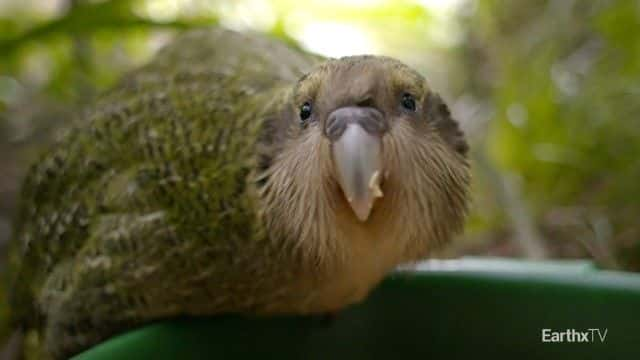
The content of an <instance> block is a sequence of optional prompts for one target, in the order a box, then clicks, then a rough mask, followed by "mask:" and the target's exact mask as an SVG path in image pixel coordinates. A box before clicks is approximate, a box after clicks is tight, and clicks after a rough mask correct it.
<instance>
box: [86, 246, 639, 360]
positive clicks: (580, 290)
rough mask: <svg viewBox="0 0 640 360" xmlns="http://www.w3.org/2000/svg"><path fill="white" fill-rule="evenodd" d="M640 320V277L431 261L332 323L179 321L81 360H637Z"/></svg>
mask: <svg viewBox="0 0 640 360" xmlns="http://www.w3.org/2000/svg"><path fill="white" fill-rule="evenodd" d="M639 312H640V274H631V273H623V272H614V271H601V270H598V269H596V268H595V267H594V266H593V265H592V264H591V263H589V262H584V261H562V262H526V261H517V260H503V259H478V258H465V259H461V260H446V261H437V260H434V261H427V262H425V263H423V264H421V265H419V266H418V268H417V269H414V270H410V271H409V270H406V271H398V272H396V273H394V274H393V275H391V276H389V278H388V279H386V280H385V281H384V282H383V283H382V284H381V285H380V286H379V287H378V288H377V289H376V290H375V291H374V292H373V293H372V294H371V296H370V297H369V298H368V299H367V301H366V302H364V303H362V304H359V305H356V306H352V307H350V308H348V309H345V310H344V311H342V312H340V313H338V314H336V316H335V317H334V318H331V319H328V318H326V317H320V316H319V317H278V318H260V319H251V318H243V317H239V316H220V317H208V318H180V319H174V320H169V321H164V322H158V323H154V324H151V325H148V326H145V327H142V328H139V329H135V330H132V331H130V332H128V333H125V334H122V335H119V336H116V337H114V338H112V339H110V340H108V341H105V342H104V343H102V344H99V345H97V346H95V347H93V348H91V349H89V350H87V351H85V352H83V353H81V354H79V355H77V356H76V357H74V359H76V360H103V359H213V358H215V359H229V358H261V357H269V358H278V359H286V358H295V359H300V358H301V359H336V358H342V359H396V358H405V359H407V358H413V359H443V358H447V359H453V358H462V357H465V358H474V359H477V358H481V359H484V358H494V359H514V358H533V359H640V318H639V317H638V315H639ZM544 329H548V330H544ZM589 329H598V331H599V332H598V331H596V330H589ZM567 331H569V334H571V333H573V335H567ZM578 332H579V333H583V334H584V333H586V334H587V335H588V336H587V340H588V341H584V340H585V336H584V335H577V333H578ZM544 333H546V334H547V335H544V336H546V338H545V339H546V340H553V338H554V337H555V339H556V340H559V337H560V336H563V339H564V340H563V341H561V342H545V341H543V334H544ZM560 333H564V334H565V335H560ZM605 334H606V336H605V337H604V340H601V336H603V335H605ZM570 338H571V339H570Z"/></svg>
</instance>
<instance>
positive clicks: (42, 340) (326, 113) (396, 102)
mask: <svg viewBox="0 0 640 360" xmlns="http://www.w3.org/2000/svg"><path fill="white" fill-rule="evenodd" d="M466 153H467V143H466V141H465V138H464V135H463V133H462V131H461V130H460V128H459V126H458V124H457V122H456V121H455V120H454V119H452V117H451V115H450V112H449V110H448V108H447V106H446V105H445V104H444V102H443V101H442V99H441V98H440V97H439V96H438V95H437V94H436V93H435V92H434V91H433V90H431V89H430V88H429V86H428V85H427V82H426V81H425V79H424V78H423V76H421V75H420V74H419V73H418V72H416V71H414V70H412V69H411V68H410V67H408V66H406V65H404V64H403V63H401V62H399V61H397V60H394V59H392V58H389V57H381V56H368V55H364V56H350V57H344V58H340V59H326V60H325V59H320V58H319V57H317V56H312V55H309V54H306V53H304V52H302V51H300V50H296V49H293V48H290V47H288V46H287V45H285V44H283V43H280V42H278V41H276V40H273V39H271V38H268V37H266V36H263V35H258V34H241V33H237V32H232V31H228V30H222V29H206V30H195V31H191V32H188V33H186V34H184V35H182V36H180V37H179V38H178V39H176V40H175V41H174V42H172V43H171V44H169V45H168V46H166V47H165V48H164V49H162V50H161V51H159V52H158V54H157V55H156V56H155V58H154V59H153V60H152V61H151V62H150V63H149V64H147V65H146V66H143V67H141V68H139V69H137V70H135V71H133V72H132V73H130V74H128V75H127V76H125V77H124V79H123V80H122V81H121V82H120V83H119V84H118V85H117V86H115V87H114V88H113V89H112V90H110V91H108V92H107V93H105V94H104V95H103V96H101V97H99V98H98V99H97V100H96V102H95V103H93V104H91V106H89V107H88V108H87V109H86V111H84V112H82V114H81V115H80V116H79V118H78V121H77V122H76V123H75V124H74V125H73V126H72V127H71V128H70V129H69V130H68V131H67V132H66V133H65V134H64V136H62V137H61V138H60V140H59V141H58V142H57V143H56V144H55V145H54V146H53V147H52V148H51V149H49V150H48V152H46V154H44V155H43V156H42V157H41V158H40V160H39V161H37V162H36V163H35V164H34V165H33V166H32V168H31V169H30V171H29V172H28V174H27V176H26V178H25V180H24V184H23V190H22V195H21V205H20V209H19V212H18V217H17V221H16V227H15V230H16V231H15V237H14V239H13V242H12V244H11V246H12V248H11V250H10V264H11V268H12V269H13V271H12V274H13V275H12V279H13V281H12V283H13V291H12V296H11V297H12V298H11V302H12V306H13V310H12V313H13V315H14V318H15V323H16V324H17V325H18V326H20V327H21V328H22V329H23V331H25V332H29V331H31V332H33V333H35V334H37V335H36V336H37V338H38V344H40V345H39V347H40V351H41V354H42V357H45V358H65V357H68V356H70V355H73V354H75V353H78V352H79V351H82V350H84V349H86V348H87V347H90V346H92V345H94V344H96V343H98V342H100V341H102V340H104V339H106V338H108V337H109V336H112V335H114V334H116V333H119V332H122V331H125V330H126V329H129V328H131V327H134V326H139V325H141V324H144V323H147V322H150V321H153V320H158V319H164V318H170V317H174V316H180V315H212V314H220V313H243V314H256V315H271V314H316V313H317V314H322V313H330V312H336V311H338V310H340V309H342V308H344V307H346V306H348V305H350V304H353V303H357V302H359V301H361V300H362V299H363V298H365V297H366V295H367V294H368V292H369V291H370V290H371V289H372V288H373V287H374V286H375V285H376V284H378V283H379V282H380V280H381V279H382V278H383V277H384V276H385V275H386V274H388V273H389V272H390V271H391V270H392V269H394V267H396V266H397V265H399V264H404V263H410V262H413V261H416V260H419V259H422V258H424V257H425V256H427V255H428V254H429V252H430V251H431V250H432V249H434V248H436V247H437V246H438V245H439V244H443V243H445V242H447V241H448V240H450V239H451V237H452V236H453V235H454V234H455V233H456V232H459V231H460V230H461V228H462V226H463V222H464V217H465V213H466V208H467V203H468V187H469V181H470V180H469V178H470V175H469V166H468V162H467V159H466Z"/></svg>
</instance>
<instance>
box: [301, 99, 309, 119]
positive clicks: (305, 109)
mask: <svg viewBox="0 0 640 360" xmlns="http://www.w3.org/2000/svg"><path fill="white" fill-rule="evenodd" d="M309 117H311V104H309V103H308V102H306V103H304V104H302V106H301V107H300V120H302V121H306V120H307V119H309Z"/></svg>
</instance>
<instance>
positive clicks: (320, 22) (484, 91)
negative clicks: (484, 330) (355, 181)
mask: <svg viewBox="0 0 640 360" xmlns="http://www.w3.org/2000/svg"><path fill="white" fill-rule="evenodd" d="M214 24H216V25H222V26H226V27H229V28H233V29H239V30H254V31H260V32H265V33H268V34H270V35H272V36H274V37H278V38H281V39H283V40H285V41H288V42H290V43H291V44H295V45H299V46H300V47H302V48H304V49H307V50H309V51H312V52H316V53H319V54H322V55H325V56H332V57H337V56H343V55H352V54H361V53H373V54H385V55H390V56H393V57H397V58H399V59H401V60H403V61H405V62H406V63H408V64H410V65H412V66H413V67H415V68H417V69H418V70H419V71H420V72H422V73H423V74H424V75H425V76H426V77H427V79H429V81H430V83H431V85H432V87H433V88H435V89H436V90H437V91H439V92H440V93H441V94H442V95H443V97H444V98H445V99H446V100H447V102H448V103H449V104H450V105H451V107H452V111H453V114H454V116H455V117H456V118H457V119H458V120H459V121H460V122H461V123H462V126H463V128H464V129H465V131H466V132H467V134H468V136H469V138H470V141H471V146H472V165H473V170H474V184H473V186H474V188H473V192H474V202H473V210H472V215H471V218H470V220H469V222H468V226H467V231H466V233H465V234H464V236H462V238H461V239H460V240H459V241H458V242H456V243H455V244H454V245H453V246H452V247H450V248H447V249H445V250H444V251H443V252H442V254H440V255H441V256H459V255H464V254H475V255H495V256H513V257H524V258H534V259H543V258H589V259H592V260H594V261H595V262H596V263H597V264H599V265H600V266H602V267H606V268H617V269H624V270H631V271H640V217H639V215H640V201H639V200H638V199H640V183H639V180H640V1H635V0H634V1H632V0H620V1H613V0H597V1H577V0H555V1H538V0H522V1H506V0H504V1H498V0H486V1H480V0H477V1H473V0H451V1H446V0H438V1H433V0H421V1H411V0H396V1H391V0H388V1H385V0H369V1H367V0H349V1H335V0H322V1H321V0H315V1H294V0H273V1H268V0H236V1H205V0H174V1H170V0H156V1H153V0H111V1H99V0H0V255H1V254H3V253H4V249H5V248H6V243H7V241H8V239H9V238H10V236H11V221H12V220H11V219H12V216H13V212H14V209H15V206H16V201H17V192H18V191H19V185H20V179H21V177H22V176H23V174H24V173H25V170H26V169H27V166H28V165H29V163H30V162H31V161H33V159H34V157H35V156H36V155H37V154H38V153H39V152H40V151H42V150H41V149H42V147H43V146H44V145H45V144H47V143H48V142H50V141H51V139H52V138H53V136H54V134H55V133H56V129H59V128H61V127H62V126H64V125H65V124H66V123H68V122H69V120H70V119H72V118H73V116H74V113H76V111H77V110H78V109H79V108H81V107H82V106H83V104H86V103H87V102H90V101H91V99H93V98H94V97H95V96H98V95H99V94H100V93H101V92H102V91H104V90H105V89H107V88H109V87H110V86H112V85H113V84H114V83H115V82H116V81H117V79H118V78H119V77H120V76H121V75H122V74H123V73H125V72H126V71H128V70H130V69H132V68H134V67H136V66H138V65H141V64H143V63H144V62H145V61H147V60H148V59H149V58H150V57H151V56H152V55H153V54H154V52H155V51H156V50H157V49H158V48H160V47H162V46H163V45H164V44H166V43H167V42H168V41H170V40H171V38H173V37H174V36H175V35H176V34H177V33H179V32H182V31H185V30H187V29H189V28H193V27H201V26H209V25H214ZM3 267H4V265H3V262H2V261H0V272H2V271H3ZM3 286H4V284H0V299H2V300H4V299H5V298H6V297H5V296H3V294H2V292H3V291H6V289H3V288H2V287H3ZM0 311H1V312H4V314H2V313H0V318H3V317H4V316H5V315H6V311H7V310H6V306H2V305H1V304H0ZM1 335H2V334H0V337H1Z"/></svg>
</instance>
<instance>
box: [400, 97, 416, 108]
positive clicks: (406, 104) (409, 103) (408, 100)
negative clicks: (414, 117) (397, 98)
mask: <svg viewBox="0 0 640 360" xmlns="http://www.w3.org/2000/svg"><path fill="white" fill-rule="evenodd" d="M401 104H402V107H403V108H405V109H406V110H409V111H412V112H413V111H416V99H414V98H413V96H412V95H411V94H404V95H402V101H401Z"/></svg>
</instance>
